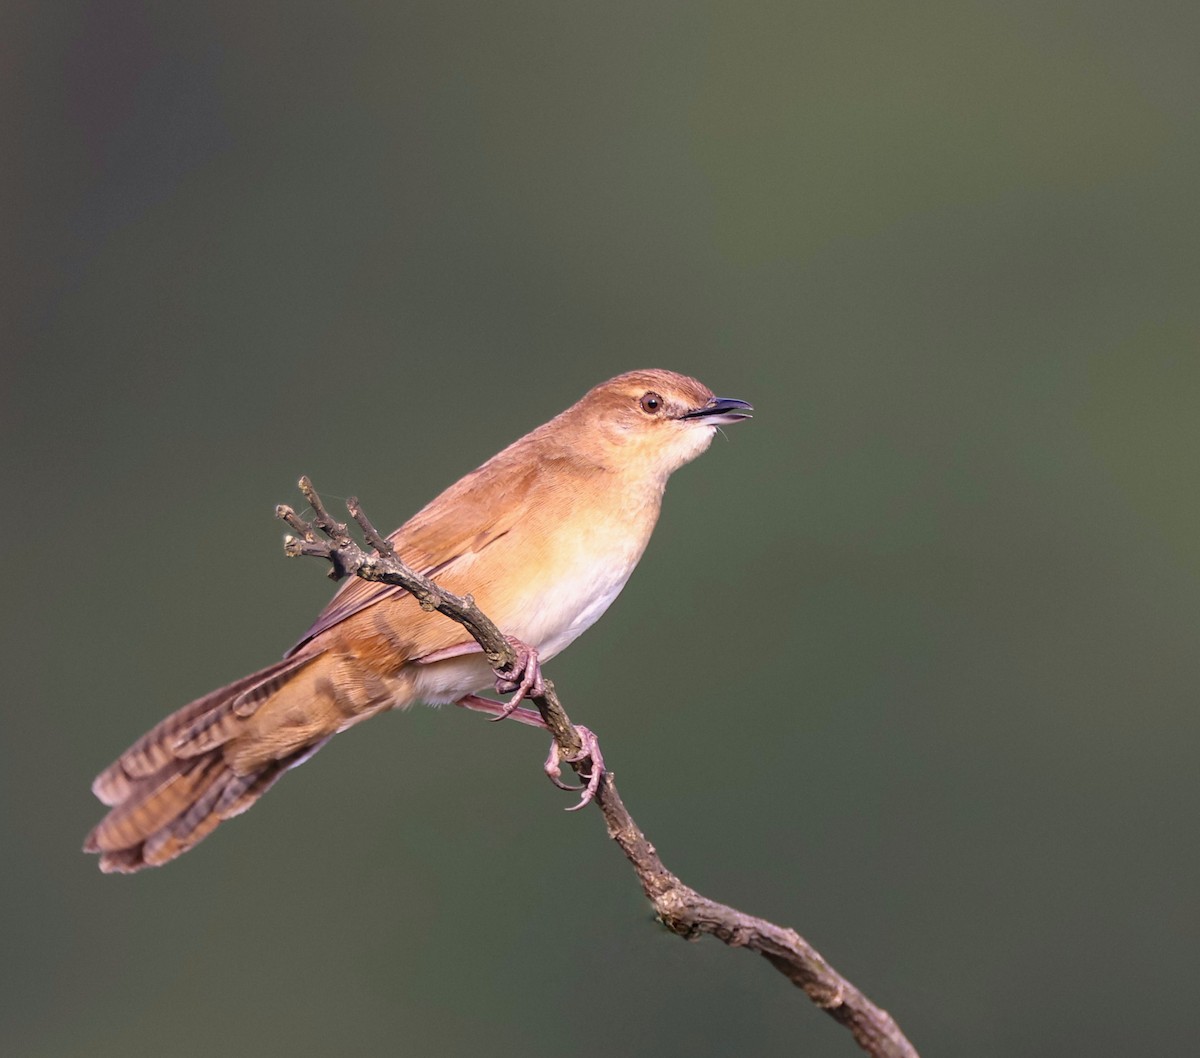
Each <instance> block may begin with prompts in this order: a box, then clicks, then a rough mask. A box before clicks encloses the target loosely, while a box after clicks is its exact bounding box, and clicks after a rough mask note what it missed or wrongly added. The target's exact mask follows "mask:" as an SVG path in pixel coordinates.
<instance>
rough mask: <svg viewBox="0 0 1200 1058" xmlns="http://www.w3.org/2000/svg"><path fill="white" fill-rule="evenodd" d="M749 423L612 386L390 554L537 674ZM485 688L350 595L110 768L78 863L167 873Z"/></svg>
mask: <svg viewBox="0 0 1200 1058" xmlns="http://www.w3.org/2000/svg"><path fill="white" fill-rule="evenodd" d="M750 411H751V408H750V406H749V405H748V404H746V403H745V402H744V401H738V400H732V399H727V398H718V397H714V396H713V394H712V392H711V391H710V390H709V389H708V388H707V387H706V386H704V385H703V384H702V383H700V382H698V381H696V380H695V379H693V378H688V377H686V376H684V375H678V374H675V373H673V372H670V371H662V370H646V371H633V372H629V373H627V374H624V375H619V376H618V377H616V378H614V379H611V380H610V381H608V382H605V383H603V384H601V385H599V386H597V387H595V388H594V389H592V390H591V391H589V392H588V393H587V394H586V395H585V396H584V397H583V398H582V399H581V400H580V401H579V402H578V403H576V404H574V405H572V406H571V407H570V408H568V409H567V410H566V411H564V412H563V413H562V414H560V415H558V416H556V417H555V418H554V419H551V420H550V421H549V422H548V423H546V424H545V425H543V426H539V427H538V428H537V429H535V430H533V431H532V432H531V433H528V434H526V435H525V436H524V437H522V438H521V439H520V440H518V441H515V442H514V443H513V444H511V445H509V446H508V447H507V448H505V449H504V450H503V451H502V452H500V453H499V454H498V455H496V456H494V457H493V458H491V459H489V460H488V461H487V462H486V463H484V464H483V465H482V466H481V467H479V468H478V469H477V470H474V471H472V472H471V473H469V474H467V475H466V476H465V477H464V478H462V479H461V480H460V481H458V482H456V483H455V484H454V485H451V486H450V488H448V489H447V490H446V491H445V492H443V493H442V494H441V495H440V496H438V497H437V498H436V499H435V500H433V501H432V502H431V503H429V504H428V505H427V506H426V507H424V508H423V509H422V510H421V511H419V512H418V513H417V514H415V515H414V516H413V517H412V518H410V519H409V520H408V521H407V522H406V523H405V524H404V525H402V526H401V527H400V528H399V529H397V530H396V531H395V532H394V533H393V534H392V535H391V537H390V540H391V542H392V544H393V546H394V547H395V549H396V553H397V555H398V556H399V557H400V559H401V560H402V561H404V562H405V563H406V564H407V565H409V566H410V567H412V568H413V569H416V570H419V571H421V572H423V573H426V574H427V575H429V576H430V577H432V578H433V579H434V580H435V581H436V582H437V583H439V584H440V585H442V586H444V587H445V588H446V589H448V590H449V591H452V592H455V593H458V594H463V595H465V594H468V593H469V594H471V595H473V596H474V598H475V600H476V602H477V603H478V604H479V607H480V609H482V611H483V612H484V613H486V614H487V615H488V616H489V617H491V618H492V620H493V621H495V623H496V624H497V626H498V627H499V628H500V629H501V630H502V631H503V632H504V633H505V634H506V635H508V636H510V637H512V638H513V639H514V640H516V641H517V642H518V643H520V644H522V645H523V646H524V647H527V648H528V651H527V655H528V661H529V664H530V665H532V666H535V667H536V666H537V665H538V664H539V662H544V661H546V660H548V659H549V658H552V657H554V655H556V654H557V653H559V652H560V651H561V650H563V649H564V648H565V647H566V646H568V645H569V644H570V643H571V642H572V641H573V640H574V639H575V638H576V637H577V636H579V635H580V634H581V633H582V632H583V631H584V630H585V629H587V628H588V627H589V626H590V625H591V624H593V623H594V622H595V621H596V619H597V618H599V617H600V615H601V614H602V613H603V612H604V611H605V610H606V609H607V608H608V606H609V605H610V604H611V603H612V601H613V600H614V599H615V598H616V597H617V594H618V593H619V592H620V591H621V588H622V587H623V586H624V585H625V582H626V581H627V580H628V579H629V575H630V574H631V573H632V572H633V569H634V567H635V566H636V565H637V562H638V560H639V559H640V558H641V556H642V552H643V551H644V550H645V548H646V544H647V542H648V541H649V539H650V534H651V531H652V530H653V529H654V525H655V523H656V522H657V520H658V514H659V508H660V504H661V501H662V495H663V489H664V488H665V486H666V483H667V479H668V478H669V477H670V475H671V474H672V472H674V471H675V470H677V469H678V468H679V467H681V466H682V465H683V464H685V463H687V462H689V461H690V460H692V459H694V458H695V457H696V456H698V455H699V454H700V453H701V452H703V451H704V450H705V449H706V448H707V447H708V446H709V444H710V442H711V441H712V438H713V435H714V433H715V432H716V428H717V426H718V425H720V424H722V423H728V422H735V421H737V420H738V419H743V418H746V417H748V415H749V412H750ZM495 679H496V676H495V674H494V673H493V672H492V671H491V670H490V669H489V668H488V665H487V662H486V661H485V660H484V658H483V656H482V655H481V654H480V653H479V652H478V650H477V649H475V648H474V644H473V642H472V641H470V640H469V637H467V635H466V633H465V632H464V631H463V629H462V628H461V627H460V626H459V625H458V624H456V623H454V622H452V621H450V620H448V619H446V618H445V617H442V616H441V615H440V614H437V613H431V612H427V611H425V610H422V609H421V607H420V606H418V605H417V604H416V602H415V601H414V600H413V599H412V598H411V596H409V595H408V594H407V593H405V592H404V591H403V590H401V589H399V588H396V587H391V586H386V585H381V584H376V583H370V582H367V581H364V580H360V579H353V580H351V581H350V582H348V583H347V584H346V585H344V586H343V587H342V588H341V589H340V590H339V591H338V593H337V594H336V595H335V596H334V598H333V599H332V600H331V601H330V603H329V605H328V606H327V607H326V609H325V610H324V611H323V612H322V613H321V615H320V616H319V617H318V619H317V621H316V623H315V624H314V625H313V626H312V628H310V629H309V631H308V632H307V633H306V634H305V636H304V638H303V639H301V640H300V642H299V643H297V644H296V645H295V646H294V647H292V649H291V650H290V651H289V652H288V653H287V655H286V656H285V657H284V658H283V659H282V660H281V661H278V662H276V663H275V664H274V665H270V666H268V667H267V668H265V669H263V670H261V671H260V672H256V673H254V674H253V675H250V676H247V677H245V678H243V679H241V680H238V681H236V682H234V683H231V684H229V685H228V686H227V687H222V688H221V689H220V690H216V691H213V692H212V693H211V694H208V695H205V696H204V697H203V698H200V699H197V700H196V701H194V702H192V703H191V704H189V705H186V706H184V707H183V708H182V709H180V710H179V711H178V712H176V713H174V714H172V715H171V716H169V717H167V718H166V719H165V720H163V721H162V722H161V723H160V724H158V725H157V726H156V727H154V728H153V729H152V730H151V731H149V732H148V733H147V734H145V735H144V736H142V738H140V739H138V741H137V742H135V743H134V744H133V745H132V746H131V747H130V748H129V749H128V750H126V751H125V752H124V753H123V754H121V756H120V757H119V758H118V759H117V760H116V761H115V762H114V763H113V764H111V765H110V766H109V767H108V768H106V769H105V770H104V771H103V772H102V773H101V774H100V775H99V776H98V777H97V779H96V781H95V782H94V783H93V785H92V790H93V792H94V793H95V795H96V796H97V797H98V798H99V799H100V800H101V801H103V802H104V803H105V804H106V805H108V806H110V809H109V812H108V814H107V815H106V816H105V817H104V819H102V820H101V821H100V823H99V824H98V825H97V826H96V827H95V829H94V830H93V831H92V832H91V833H90V834H89V835H88V838H87V841H86V844H85V845H84V848H85V850H86V851H88V852H96V853H99V854H100V868H101V870H103V871H120V872H131V871H137V870H140V869H141V868H143V867H147V866H157V865H159V864H162V863H166V862H167V861H168V860H171V859H174V858H175V857H176V856H179V855H180V854H181V853H183V852H185V851H187V850H188V849H190V848H191V847H192V846H193V845H195V844H196V843H197V842H199V841H200V840H201V839H203V838H204V837H206V836H207V835H208V834H209V833H210V832H211V831H212V830H213V829H214V828H215V827H216V826H217V825H218V824H219V823H220V822H221V821H222V820H224V819H228V818H230V817H232V816H235V815H238V814H239V813H241V812H243V811H245V810H246V809H247V808H249V807H250V806H251V805H252V804H253V803H254V802H255V801H256V800H258V798H259V797H261V796H262V794H263V793H265V792H266V790H267V789H268V788H269V787H270V786H271V785H273V784H274V783H275V781H276V780H277V779H278V778H279V777H280V776H281V775H282V774H283V773H284V772H285V771H286V770H287V769H289V768H292V767H295V766H296V765H297V764H299V763H301V762H302V761H304V760H307V759H308V757H310V756H311V755H312V754H313V753H315V752H316V751H317V750H318V749H319V748H320V747H321V746H322V745H324V743H325V742H326V741H327V740H328V739H329V738H330V737H332V736H333V735H334V734H336V733H338V732H339V731H344V730H345V729H346V728H348V727H351V726H353V725H354V724H357V723H360V722H361V721H363V720H366V719H368V718H370V717H372V716H374V715H375V714H377V713H380V712H383V711H385V710H388V709H396V708H407V707H408V706H410V705H413V704H414V703H417V702H425V703H428V704H431V705H441V704H447V703H451V702H453V703H459V704H467V705H472V703H480V702H481V701H482V700H481V699H479V698H478V697H477V695H478V692H479V691H481V690H484V689H486V688H488V687H490V686H491V685H492V684H493V681H495ZM496 706H497V709H496V710H494V711H497V712H504V711H505V710H504V709H502V708H500V707H499V703H496Z"/></svg>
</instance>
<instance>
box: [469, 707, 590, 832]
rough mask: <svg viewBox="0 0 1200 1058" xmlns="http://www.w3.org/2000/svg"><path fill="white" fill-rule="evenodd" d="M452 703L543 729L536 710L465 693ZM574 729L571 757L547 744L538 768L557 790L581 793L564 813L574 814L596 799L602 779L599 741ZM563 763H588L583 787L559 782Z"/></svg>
mask: <svg viewBox="0 0 1200 1058" xmlns="http://www.w3.org/2000/svg"><path fill="white" fill-rule="evenodd" d="M454 704H455V705H461V706H462V707H463V708H464V709H472V710H474V711H475V712H477V713H488V714H490V715H491V716H493V717H496V716H508V717H511V718H512V719H513V720H517V721H519V722H520V723H522V724H528V725H529V726H530V727H540V728H542V730H545V728H546V723H545V721H544V720H543V719H542V717H541V714H539V713H538V711H537V710H536V709H527V708H525V707H524V706H513V705H512V703H511V702H509V703H505V702H494V701H492V699H491V698H481V697H480V696H479V695H477V694H468V695H467V696H466V697H465V698H460V699H459V700H458V701H457V702H455V703H454ZM575 730H576V731H577V732H579V740H580V742H582V743H583V745H582V747H581V748H580V750H579V752H578V753H577V754H575V755H574V756H571V757H568V756H565V755H564V754H562V752H561V750H559V748H558V743H557V742H551V743H550V753H549V755H548V756H547V757H546V763H545V764H544V765H543V766H542V769H543V771H545V773H546V776H547V777H548V778H549V780H550V781H551V782H552V783H554V785H555V786H557V787H558V788H559V789H560V790H572V791H573V790H582V791H583V796H582V797H581V798H580V799H579V803H578V804H576V805H572V806H571V807H570V808H568V809H567V811H568V812H574V811H576V810H577V809H580V808H582V807H583V806H584V805H585V804H587V803H588V802H589V801H591V800H592V798H594V797H595V796H596V791H597V790H599V789H600V780H601V779H602V778H603V777H604V758H603V757H602V756H601V755H600V741H599V739H597V738H596V736H595V735H594V734H592V732H591V731H590V730H589V729H588V728H586V727H584V726H583V725H582V724H580V725H577V726H576V728H575ZM564 760H565V761H566V762H567V763H568V764H577V763H579V762H580V761H584V760H590V761H591V762H592V767H591V769H590V771H589V772H588V778H587V782H586V783H585V784H584V785H583V786H570V785H568V784H567V783H565V782H563V781H562V769H561V768H560V767H559V762H560V761H564Z"/></svg>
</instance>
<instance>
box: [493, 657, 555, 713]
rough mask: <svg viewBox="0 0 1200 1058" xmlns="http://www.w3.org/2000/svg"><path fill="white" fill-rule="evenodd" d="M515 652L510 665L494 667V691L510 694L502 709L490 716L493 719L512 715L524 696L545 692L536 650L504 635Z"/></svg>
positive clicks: (538, 695) (534, 696)
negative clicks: (510, 696)
mask: <svg viewBox="0 0 1200 1058" xmlns="http://www.w3.org/2000/svg"><path fill="white" fill-rule="evenodd" d="M505 638H506V639H507V640H508V642H509V645H510V646H511V647H512V648H513V652H514V653H515V654H516V658H515V659H514V661H513V663H512V664H511V665H506V666H504V667H503V668H498V669H495V670H494V671H495V673H496V691H497V693H499V694H511V695H512V698H510V699H509V701H508V704H507V705H506V706H505V707H504V709H503V710H502V711H501V712H499V713H497V714H496V716H494V717H492V719H493V720H503V719H505V718H506V717H509V716H512V714H513V713H514V712H515V711H516V709H517V706H518V705H520V704H521V702H522V701H523V700H524V699H526V698H539V697H541V696H542V695H543V694H545V693H546V684H545V681H544V680H543V679H542V665H541V662H540V661H538V652H537V651H536V650H534V648H533V647H531V646H527V645H526V644H525V643H522V642H521V640H519V639H516V638H514V637H513V636H506V637H505Z"/></svg>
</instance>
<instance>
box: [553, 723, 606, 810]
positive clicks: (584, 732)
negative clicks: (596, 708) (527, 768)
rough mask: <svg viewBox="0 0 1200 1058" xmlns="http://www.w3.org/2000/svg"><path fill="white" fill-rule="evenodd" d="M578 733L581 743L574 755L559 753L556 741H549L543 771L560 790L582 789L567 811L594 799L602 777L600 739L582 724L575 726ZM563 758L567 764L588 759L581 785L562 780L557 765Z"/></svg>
mask: <svg viewBox="0 0 1200 1058" xmlns="http://www.w3.org/2000/svg"><path fill="white" fill-rule="evenodd" d="M575 730H576V732H578V734H579V741H580V742H581V743H582V745H581V746H580V749H579V752H578V753H576V754H575V755H574V756H570V757H568V756H565V755H562V754H561V753H560V750H559V748H558V743H557V742H552V743H550V755H549V756H548V757H547V758H546V763H545V771H546V775H547V776H549V778H550V781H551V782H552V783H554V785H555V786H557V787H558V788H559V789H560V790H567V791H571V792H578V791H579V790H582V791H583V796H582V797H580V798H579V803H578V804H573V805H571V807H570V808H567V809H566V811H568V812H578V811H579V809H581V808H582V807H583V806H584V805H586V804H590V803H591V802H592V801H593V800H595V797H596V794H597V792H598V791H599V789H600V780H601V779H603V778H604V757H603V756H602V755H601V753H600V740H599V739H598V738H596V736H595V735H594V734H593V733H592V731H591V730H590V729H588V728H586V727H584V726H583V725H582V724H578V725H576V727H575ZM560 760H565V761H566V762H567V763H568V764H579V763H581V762H583V761H585V760H590V761H591V763H592V766H591V768H589V769H588V770H587V772H586V776H587V781H586V782H585V783H584V784H583V785H582V786H570V785H568V784H567V783H565V782H563V781H562V769H561V768H560V767H559V761H560Z"/></svg>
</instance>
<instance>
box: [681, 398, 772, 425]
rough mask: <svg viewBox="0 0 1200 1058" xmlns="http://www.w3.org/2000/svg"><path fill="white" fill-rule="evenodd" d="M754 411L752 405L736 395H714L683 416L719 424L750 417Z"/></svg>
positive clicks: (706, 422)
mask: <svg viewBox="0 0 1200 1058" xmlns="http://www.w3.org/2000/svg"><path fill="white" fill-rule="evenodd" d="M752 411H754V408H753V407H751V405H749V404H747V403H746V402H745V401H744V400H738V399H737V398H735V397H713V398H712V400H710V401H709V402H708V403H707V404H705V405H703V407H700V408H697V409H696V410H695V411H689V412H688V413H687V414H686V415H684V416H682V418H684V419H693V420H700V421H701V422H703V423H705V424H706V425H708V424H711V425H713V426H719V425H722V424H723V423H728V422H737V421H738V420H739V419H749V418H750V413H751V412H752Z"/></svg>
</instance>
